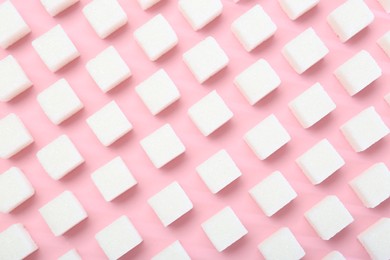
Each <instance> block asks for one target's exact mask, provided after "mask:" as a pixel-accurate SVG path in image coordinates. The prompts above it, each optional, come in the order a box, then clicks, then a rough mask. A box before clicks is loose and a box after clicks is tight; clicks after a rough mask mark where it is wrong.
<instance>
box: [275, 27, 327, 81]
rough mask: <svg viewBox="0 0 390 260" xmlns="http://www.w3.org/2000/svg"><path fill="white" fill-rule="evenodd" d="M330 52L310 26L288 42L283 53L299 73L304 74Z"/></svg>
mask: <svg viewBox="0 0 390 260" xmlns="http://www.w3.org/2000/svg"><path fill="white" fill-rule="evenodd" d="M328 53H329V50H328V48H327V47H326V46H325V44H324V43H323V42H322V40H321V39H320V38H319V37H318V35H317V34H316V32H315V31H314V30H313V28H311V27H310V28H309V29H307V30H305V31H304V32H302V33H301V34H299V35H298V36H297V37H295V38H294V39H293V40H291V41H290V42H289V43H287V44H286V45H285V46H284V47H283V49H282V54H283V56H284V57H285V58H286V60H287V61H288V63H289V64H290V65H291V67H292V68H293V69H294V70H295V71H296V72H297V73H299V74H302V73H303V72H305V71H306V70H308V69H309V68H310V67H312V66H313V65H314V64H316V63H317V62H319V61H320V60H321V59H323V58H324V57H325V56H326V55H327V54H328Z"/></svg>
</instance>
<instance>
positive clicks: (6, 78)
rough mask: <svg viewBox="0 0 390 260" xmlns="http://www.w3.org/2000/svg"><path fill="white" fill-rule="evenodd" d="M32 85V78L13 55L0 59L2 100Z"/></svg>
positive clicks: (0, 95) (6, 99) (0, 93)
mask: <svg viewBox="0 0 390 260" xmlns="http://www.w3.org/2000/svg"><path fill="white" fill-rule="evenodd" d="M0 19H1V18H0ZM31 86H32V82H31V80H30V79H29V78H28V77H27V75H26V73H25V72H24V71H23V69H22V67H21V66H20V65H19V63H18V61H17V60H16V59H15V58H14V57H13V56H12V55H8V56H7V57H5V58H4V59H2V60H0V101H2V102H7V101H10V100H11V99H13V98H14V97H16V96H17V95H19V94H20V93H22V92H23V91H25V90H26V89H28V88H29V87H31Z"/></svg>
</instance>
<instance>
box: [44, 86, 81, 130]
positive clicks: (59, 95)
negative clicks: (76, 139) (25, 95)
mask: <svg viewBox="0 0 390 260" xmlns="http://www.w3.org/2000/svg"><path fill="white" fill-rule="evenodd" d="M37 101H38V103H39V105H40V106H41V108H42V110H43V112H44V113H45V114H46V116H47V117H48V118H49V119H50V121H52V122H53V123H54V124H56V125H58V124H61V123H62V122H63V121H65V120H66V119H68V118H69V117H71V116H72V115H74V114H75V113H77V112H78V111H79V110H81V109H82V108H83V107H84V105H83V103H82V102H81V101H80V99H79V98H78V96H77V95H76V93H75V92H74V91H73V89H72V88H71V86H70V85H69V83H68V81H66V79H60V80H58V81H56V82H55V83H54V84H52V85H51V86H50V87H48V88H47V89H45V90H43V91H42V92H41V93H39V94H38V96H37Z"/></svg>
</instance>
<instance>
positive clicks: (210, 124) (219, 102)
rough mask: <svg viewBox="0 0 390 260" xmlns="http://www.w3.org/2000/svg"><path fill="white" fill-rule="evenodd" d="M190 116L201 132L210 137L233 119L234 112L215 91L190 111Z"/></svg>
mask: <svg viewBox="0 0 390 260" xmlns="http://www.w3.org/2000/svg"><path fill="white" fill-rule="evenodd" d="M188 116H189V117H190V118H191V120H192V122H194V124H195V125H196V127H197V128H198V129H199V131H200V132H201V133H202V134H203V135H204V136H208V135H210V134H212V133H213V132H214V131H215V130H217V129H218V128H220V127H221V126H222V125H224V124H225V123H226V122H227V121H229V120H230V119H231V118H232V117H233V112H232V111H231V110H230V109H229V108H228V107H227V105H226V103H225V102H224V101H223V99H222V98H221V97H220V96H219V95H218V93H217V91H215V90H213V91H212V92H210V93H209V94H208V95H206V96H205V97H203V98H202V99H201V100H199V101H198V102H197V103H195V104H194V105H192V106H191V107H190V108H189V109H188Z"/></svg>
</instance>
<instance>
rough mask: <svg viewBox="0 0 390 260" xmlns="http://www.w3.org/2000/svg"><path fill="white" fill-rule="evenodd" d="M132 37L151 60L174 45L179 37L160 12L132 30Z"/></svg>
mask: <svg viewBox="0 0 390 260" xmlns="http://www.w3.org/2000/svg"><path fill="white" fill-rule="evenodd" d="M134 38H135V40H136V41H137V43H138V45H139V46H140V47H141V48H142V49H143V51H144V52H145V53H146V55H147V56H148V58H149V59H150V60H151V61H155V60H157V59H158V58H160V57H161V56H162V55H164V54H165V53H167V52H168V51H169V50H171V49H172V48H173V47H175V46H176V44H177V43H178V41H179V39H178V38H177V35H176V33H175V31H174V30H173V29H172V27H171V25H170V24H169V23H168V21H167V20H166V19H165V18H164V16H162V15H161V14H159V15H156V16H155V17H153V18H152V19H150V20H149V21H148V22H147V23H145V24H144V25H142V26H141V27H140V28H138V29H137V30H136V31H135V32H134Z"/></svg>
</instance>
